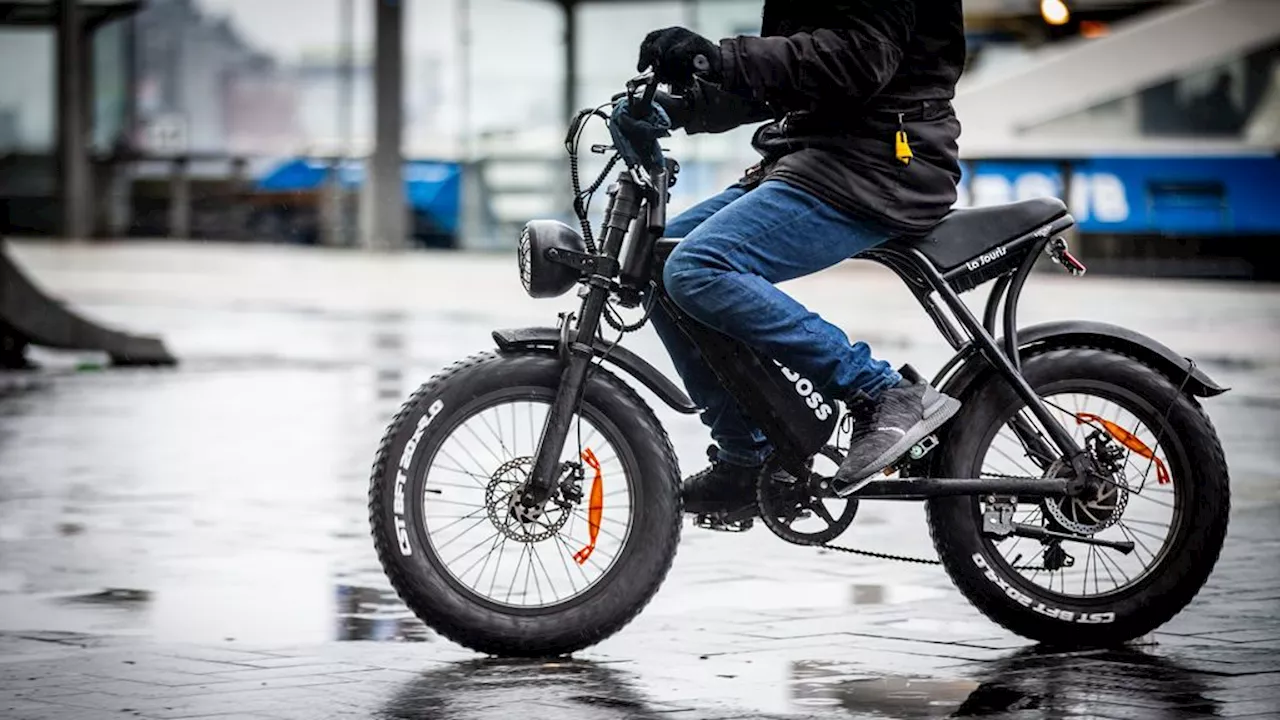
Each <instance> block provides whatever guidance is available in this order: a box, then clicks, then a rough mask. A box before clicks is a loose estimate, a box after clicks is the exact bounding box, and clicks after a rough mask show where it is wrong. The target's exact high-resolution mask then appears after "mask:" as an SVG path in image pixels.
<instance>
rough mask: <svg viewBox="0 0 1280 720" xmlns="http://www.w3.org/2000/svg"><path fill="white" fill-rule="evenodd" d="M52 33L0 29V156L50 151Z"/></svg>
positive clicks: (53, 75)
mask: <svg viewBox="0 0 1280 720" xmlns="http://www.w3.org/2000/svg"><path fill="white" fill-rule="evenodd" d="M54 59H55V56H54V33H53V31H52V30H50V29H48V28H0V68H22V72H14V71H12V70H5V71H3V72H0V153H8V152H16V153H24V154H27V153H31V154H45V153H51V152H53V147H54V144H55V140H56V137H57V123H56V122H55V117H54V113H55V107H56V103H57V97H58V85H57V73H55V72H54Z"/></svg>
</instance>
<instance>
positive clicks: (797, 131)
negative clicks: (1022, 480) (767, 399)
mask: <svg viewBox="0 0 1280 720" xmlns="http://www.w3.org/2000/svg"><path fill="white" fill-rule="evenodd" d="M964 62H965V40H964V20H963V11H962V9H961V0H850V1H846V2H836V1H834V0H829V1H824V2H817V1H816V0H803V1H802V0H785V1H784V0H766V1H765V3H764V14H763V22H762V33H761V37H734V38H726V39H724V40H721V41H720V42H719V44H716V43H713V42H711V41H710V40H708V39H706V38H704V37H702V36H700V35H698V34H697V33H694V32H692V31H690V30H688V29H685V28H682V27H670V28H666V29H663V30H655V31H654V32H651V33H649V35H648V36H647V37H646V38H645V39H644V42H643V43H642V44H641V45H640V58H639V63H638V67H637V69H638V70H640V71H643V70H645V69H646V68H649V67H652V68H654V71H655V75H656V77H657V79H658V80H659V81H661V82H665V83H668V84H670V85H671V86H672V87H673V88H676V89H677V90H678V91H680V92H681V93H682V94H683V98H676V97H671V96H665V95H659V97H658V102H659V104H660V105H661V106H662V107H663V108H664V109H666V110H667V111H668V115H670V116H671V120H672V123H673V125H674V126H677V127H680V126H683V127H684V128H685V130H686V131H687V132H689V133H698V132H707V133H715V132H724V131H726V130H730V129H732V128H734V127H738V126H740V125H745V124H748V123H755V122H760V121H763V120H770V119H771V120H772V121H771V122H769V123H767V124H765V125H763V126H761V127H760V128H759V129H758V130H757V131H756V133H755V137H754V139H753V141H752V144H753V145H754V146H755V149H756V150H757V151H758V152H759V153H760V154H761V156H762V157H763V160H762V161H761V162H760V163H759V164H757V165H756V166H754V167H752V168H751V169H749V170H748V171H747V172H746V175H745V177H743V178H742V180H740V181H739V182H738V183H736V184H735V185H733V186H731V187H730V188H728V189H727V190H725V191H723V192H721V193H720V194H719V195H716V196H714V197H711V198H710V199H707V200H705V201H703V202H702V203H700V204H698V205H696V206H694V207H693V208H691V209H689V210H688V211H686V212H684V213H682V214H681V215H680V216H679V217H676V218H675V219H673V220H671V221H670V223H669V224H668V225H667V234H668V235H670V236H672V237H683V238H684V240H683V241H682V242H681V243H680V244H679V245H678V246H677V247H676V249H675V251H674V252H673V253H672V254H671V257H670V259H669V260H668V262H667V264H666V269H665V271H664V273H663V283H664V285H665V286H666V289H667V292H668V293H669V294H670V296H671V298H672V299H673V300H674V301H675V303H676V305H677V306H678V307H679V308H680V309H681V310H683V311H684V312H686V313H688V315H689V316H691V317H692V318H694V319H695V320H697V321H699V322H701V323H703V324H705V325H708V326H711V327H713V328H715V329H717V330H719V331H721V332H723V333H725V334H727V335H730V336H732V337H735V338H737V339H739V340H741V341H743V342H746V343H747V344H749V345H751V346H752V347H755V348H758V349H760V350H761V351H762V352H764V353H766V354H767V355H769V356H771V357H773V358H775V359H777V360H778V361H779V362H780V363H782V364H783V365H785V366H786V367H788V368H790V369H791V370H793V371H795V372H799V373H800V374H801V375H803V376H804V377H806V378H808V379H809V380H810V381H811V382H812V383H814V385H815V386H816V387H818V388H821V389H822V390H823V391H824V395H825V396H826V397H833V398H839V399H842V400H844V401H845V403H846V405H847V406H848V407H849V410H850V412H851V414H852V416H853V418H854V421H855V422H854V430H853V438H852V445H851V447H850V449H849V453H848V456H847V457H846V458H845V460H844V462H843V463H842V464H841V466H840V470H839V472H838V473H837V475H836V477H837V481H838V482H841V483H844V486H845V487H849V486H851V485H853V484H855V483H858V482H859V481H861V480H864V479H866V478H868V477H870V476H872V475H874V474H876V473H877V472H879V471H880V470H882V469H883V468H885V467H887V466H888V465H890V464H892V463H893V461H895V460H897V459H898V458H899V457H900V456H901V455H903V454H904V453H905V452H906V451H907V450H909V449H910V448H911V446H913V445H915V444H916V443H917V442H919V441H920V440H921V439H923V438H924V437H925V436H927V435H928V434H929V433H931V432H933V430H935V429H936V428H937V427H938V426H940V425H941V424H942V423H944V422H945V421H946V420H947V419H949V418H950V417H951V416H952V415H954V414H955V413H956V411H957V410H959V408H960V403H959V401H957V400H955V399H953V398H951V397H948V396H946V395H944V394H942V393H940V392H938V391H937V390H935V389H933V388H932V387H930V386H929V385H928V384H927V383H918V384H913V383H911V382H910V381H908V380H905V379H904V378H903V377H902V375H901V374H899V372H897V371H895V370H894V369H893V367H892V366H891V365H889V363H887V362H885V361H883V360H876V359H874V358H873V357H872V356H871V350H870V348H868V347H867V345H866V344H865V343H862V342H858V343H854V344H850V343H849V339H848V337H847V336H846V335H845V333H844V332H843V331H841V330H840V329H839V328H837V327H836V326H834V325H832V324H831V323H829V322H826V321H825V320H823V319H822V318H820V317H818V315H816V314H814V313H813V312H811V311H809V310H808V309H806V308H805V307H804V306H802V305H801V304H800V303H799V302H797V301H796V300H795V299H793V298H791V297H789V296H788V295H787V294H785V293H783V292H782V291H781V290H779V289H778V288H776V287H774V283H778V282H782V281H785V280H790V279H793V278H797V277H801V276H804V275H809V274H811V273H815V272H817V271H819V270H822V269H824V268H827V267H830V266H832V265H835V264H836V263H838V262H840V261H842V260H844V259H846V258H849V257H852V256H854V255H857V254H859V253H861V252H863V251H865V250H867V249H869V248H873V247H875V246H877V245H880V244H881V243H884V242H886V241H888V240H890V239H892V238H895V237H899V236H911V235H922V234H924V233H926V232H927V231H928V230H929V229H930V228H932V227H933V226H934V225H935V224H936V223H937V222H938V221H939V220H940V219H941V218H942V216H943V215H945V214H946V213H947V211H948V210H949V209H950V207H951V206H952V205H953V204H954V203H955V200H956V183H957V181H958V180H959V178H960V168H959V164H958V162H957V149H956V139H957V137H958V136H959V134H960V123H959V122H958V121H957V120H956V117H955V114H954V112H953V111H952V108H951V103H950V100H951V98H952V97H954V95H955V85H956V81H957V79H958V78H959V77H960V73H961V70H962V69H963V66H964ZM867 311H868V312H869V313H873V312H875V309H874V308H867ZM653 321H654V326H655V328H656V329H657V331H658V334H659V336H660V337H661V338H662V341H663V343H664V344H665V345H666V347H667V350H668V352H669V353H670V354H671V358H672V362H673V364H674V365H675V367H676V370H677V372H679V373H680V376H681V378H682V379H683V380H684V382H685V385H686V387H687V388H688V390H689V394H690V396H691V397H692V398H693V400H694V402H696V403H697V404H698V405H699V407H702V408H704V411H703V413H702V421H703V422H704V423H705V424H706V425H708V426H709V427H710V428H711V435H712V437H713V438H714V439H715V441H716V443H717V445H718V448H714V447H713V448H712V452H711V453H710V454H711V455H712V464H711V466H710V467H709V468H707V469H705V470H703V471H702V472H699V473H697V474H696V475H693V476H692V477H690V478H687V479H686V480H685V484H684V502H685V509H686V510H687V511H689V512H694V513H706V512H717V511H727V510H734V509H737V508H740V507H745V506H747V505H750V504H751V503H753V502H754V487H755V481H756V478H757V476H758V474H759V472H760V469H761V466H762V465H763V463H764V461H765V459H766V458H767V456H768V455H769V453H770V447H769V444H768V441H767V439H766V438H765V436H764V433H762V432H761V431H760V430H759V429H758V428H757V427H755V426H754V425H753V424H752V423H751V422H750V421H749V420H748V419H747V417H746V416H745V415H744V413H743V411H742V410H741V408H739V407H738V405H737V403H736V402H735V401H734V400H733V398H732V397H731V396H730V395H729V393H728V392H727V391H725V390H724V389H723V388H722V387H721V386H720V384H719V382H718V381H717V380H716V378H715V375H714V374H713V373H712V371H711V369H710V368H709V367H708V366H707V364H706V363H705V362H703V360H702V359H701V358H700V357H699V355H698V351H697V350H696V349H695V348H694V347H693V346H692V345H691V344H690V342H689V341H688V340H687V339H686V338H685V337H684V336H683V335H682V334H681V333H680V331H679V330H678V329H677V328H676V327H675V326H674V325H673V323H672V320H671V318H670V317H668V316H666V315H665V314H663V313H662V312H661V311H660V310H657V309H655V311H654V316H653Z"/></svg>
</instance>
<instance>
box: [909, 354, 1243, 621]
mask: <svg viewBox="0 0 1280 720" xmlns="http://www.w3.org/2000/svg"><path fill="white" fill-rule="evenodd" d="M1022 369H1023V375H1024V376H1025V377H1026V379H1027V382H1028V383H1029V384H1030V385H1031V387H1032V388H1034V389H1035V391H1036V393H1037V394H1038V395H1040V396H1041V397H1042V398H1044V399H1045V402H1046V404H1047V405H1048V407H1049V409H1050V412H1051V413H1053V414H1054V415H1055V416H1056V418H1057V419H1058V421H1059V422H1060V423H1061V424H1062V425H1063V427H1065V428H1069V429H1070V430H1071V431H1072V432H1074V434H1075V438H1076V441H1077V443H1078V444H1079V445H1080V446H1081V447H1082V448H1086V449H1088V450H1090V452H1091V455H1092V456H1093V457H1094V458H1095V463H1097V464H1098V465H1099V469H1100V470H1101V471H1102V472H1103V475H1104V478H1105V482H1102V483H1099V484H1098V485H1097V487H1096V488H1094V489H1093V490H1092V491H1090V492H1087V493H1085V494H1084V495H1081V496H1078V497H1075V498H1065V497H1062V498H1045V499H1043V500H1032V499H1029V498H1013V499H1010V498H989V497H958V498H939V499H935V500H931V501H930V502H929V503H928V505H927V512H928V520H929V529H930V532H931V534H932V536H933V542H934V546H935V548H936V549H937V551H938V555H939V557H940V558H941V560H942V562H943V565H944V566H945V567H946V569H947V572H948V574H950V576H951V579H952V580H953V581H954V582H955V584H956V586H957V587H958V588H959V589H960V591H961V592H962V593H964V595H965V597H967V598H968V599H969V601H970V602H972V603H973V604H974V605H975V606H976V607H977V608H978V609H979V610H981V611H982V612H983V613H985V614H986V615H987V616H988V617H990V618H991V619H992V620H994V621H996V622H997V623H999V624H1001V625H1003V626H1004V627H1006V628H1008V629H1009V630H1012V631H1013V632H1015V633H1017V634H1019V635H1022V636H1024V637H1027V638H1030V639H1033V640H1037V641H1040V642H1044V643H1049V644H1054V645H1070V646H1106V645H1115V644H1119V643H1122V642H1125V641H1128V640H1131V639H1133V638H1136V637H1139V636H1141V635H1143V634H1145V633H1148V632H1150V631H1151V630H1153V629H1155V628H1157V627H1159V626H1160V625H1162V624H1164V623H1165V622H1167V621H1168V620H1169V619H1170V618H1172V617H1173V616H1174V615H1176V614H1177V613H1178V612H1179V611H1180V610H1181V609H1182V608H1183V607H1185V606H1186V604H1187V603H1189V602H1190V601H1191V599H1192V598H1194V597H1195V595H1196V593H1197V592H1199V590H1200V588H1201V586H1203V585H1204V583H1205V581H1206V580H1207V579H1208V577H1209V573H1210V572H1211V571H1212V569H1213V566H1214V563H1215V562H1216V561H1217V558H1218V553H1219V551H1220V550H1221V549H1222V543H1223V540H1224V538H1225V536H1226V531H1227V514H1228V510H1229V508H1230V487H1229V480H1228V475H1227V465H1226V460H1225V458H1224V457H1223V453H1222V447H1221V445H1220V444H1219V441H1218V437H1217V434H1216V432H1215V431H1214V428H1213V425H1212V423H1210V421H1209V419H1208V417H1206V416H1205V414H1204V412H1203V411H1202V410H1201V409H1200V407H1199V406H1198V405H1197V404H1196V402H1195V400H1193V399H1192V398H1190V397H1188V396H1186V395H1184V394H1182V393H1181V392H1179V389H1178V388H1177V386H1176V385H1175V384H1174V383H1172V382H1170V380H1169V379H1168V378H1167V377H1165V376H1164V375H1162V374H1160V373H1159V372H1157V371H1155V370H1153V369H1152V368H1150V367H1148V366H1146V365H1144V364H1142V363H1141V362H1139V361H1137V360H1135V359H1133V358H1130V357H1127V356H1125V355H1120V354H1117V353H1113V352H1108V351H1103V350H1095V349H1088V348H1069V349H1064V350H1055V351H1050V352H1045V353H1043V354H1040V355H1036V356H1034V357H1031V358H1028V359H1026V360H1025V361H1024V362H1023V365H1022ZM1025 410H1026V408H1025V404H1024V403H1023V402H1022V401H1021V399H1019V398H1018V397H1017V395H1016V394H1015V393H1014V392H1013V391H1012V389H1011V388H1009V387H1008V384H1007V383H1006V382H1004V381H1003V379H1001V378H992V379H991V380H990V381H989V382H988V383H987V384H986V385H985V386H983V387H982V388H980V389H979V390H978V391H977V392H975V393H973V394H972V395H971V396H970V398H969V399H968V400H967V401H966V403H965V408H964V410H963V411H962V412H961V415H960V416H958V417H957V418H956V419H955V420H953V421H952V428H953V430H952V431H951V434H950V436H949V437H948V438H947V440H946V442H945V446H944V451H943V453H942V454H941V456H940V459H939V461H938V467H937V468H936V470H937V472H938V475H939V476H940V477H980V476H992V475H1015V476H1020V477H1026V476H1054V477H1057V476H1062V475H1066V474H1068V473H1069V470H1064V469H1063V468H1062V467H1061V466H1060V465H1053V464H1050V465H1048V466H1047V467H1046V466H1045V465H1046V462H1045V461H1044V460H1040V461H1038V462H1037V461H1036V460H1034V459H1033V458H1032V456H1031V454H1030V453H1028V451H1027V449H1026V448H1025V447H1024V446H1023V444H1022V442H1021V441H1020V439H1019V437H1018V436H1017V435H1016V434H1015V433H1014V431H1013V430H1012V428H1011V426H1010V425H1009V422H1010V420H1011V419H1013V418H1014V416H1015V415H1016V414H1017V413H1020V412H1021V413H1022V414H1023V416H1024V417H1030V413H1029V412H1026V411H1025ZM1125 433H1128V434H1129V435H1128V436H1126V435H1125ZM1126 437H1127V440H1128V441H1127V442H1122V439H1125V438H1126ZM1144 449H1145V451H1144ZM993 500H994V501H995V502H994V503H993V502H992V501H993ZM997 506H1002V507H1003V508H1004V509H1005V510H1006V511H1007V510H1008V509H1010V507H1012V509H1013V516H1012V519H1013V521H1014V522H1016V523H1022V524H1026V525H1033V526H1040V527H1044V528H1046V529H1048V530H1051V531H1054V532H1058V533H1068V534H1071V535H1077V536H1081V535H1083V536H1089V537H1094V538H1098V539H1103V540H1114V541H1118V542H1123V543H1132V545H1133V550H1132V552H1129V553H1127V554H1126V553H1124V552H1121V551H1120V550H1117V549H1113V548H1110V547H1102V546H1098V545H1087V544H1083V543H1079V542H1076V541H1073V540H1067V541H1061V542H1055V541H1050V542H1047V543H1046V542H1041V541H1040V540H1032V539H1029V538H1020V537H1016V536H1007V537H1003V538H1002V537H996V536H993V535H991V534H984V532H983V513H984V511H987V510H990V509H992V508H993V507H997Z"/></svg>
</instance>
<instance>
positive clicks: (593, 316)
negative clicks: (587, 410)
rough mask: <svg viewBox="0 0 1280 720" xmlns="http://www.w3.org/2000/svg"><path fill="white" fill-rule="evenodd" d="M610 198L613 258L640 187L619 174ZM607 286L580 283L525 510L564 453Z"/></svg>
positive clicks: (606, 244)
mask: <svg viewBox="0 0 1280 720" xmlns="http://www.w3.org/2000/svg"><path fill="white" fill-rule="evenodd" d="M611 195H612V198H611V199H610V202H609V207H608V210H607V211H606V213H605V221H604V233H603V237H602V238H601V240H602V243H601V251H602V253H603V254H604V255H606V256H608V257H611V258H617V256H618V251H619V250H620V249H621V247H622V241H623V238H624V237H625V235H626V232H627V228H628V227H630V225H631V222H632V221H633V220H634V219H635V217H636V215H637V214H638V212H639V206H640V186H639V185H637V184H636V183H635V181H633V180H632V179H631V178H630V176H629V175H627V174H626V173H622V174H621V175H619V177H618V184H617V186H616V187H615V189H614V190H613V192H611ZM611 285H612V279H611V278H608V277H605V276H603V275H599V274H596V275H592V276H591V277H589V278H587V280H586V287H587V293H586V296H585V297H584V298H583V301H582V309H581V311H580V312H579V314H578V326H577V328H576V330H575V331H571V332H570V337H571V340H570V343H569V347H568V353H567V355H568V358H569V360H568V362H567V363H566V364H565V367H564V370H563V371H562V372H561V374H560V387H559V389H558V390H557V391H556V398H555V401H554V402H553V403H552V405H551V410H550V411H549V412H548V413H547V419H546V422H544V423H543V426H542V435H541V437H539V438H538V451H537V455H536V459H535V460H534V464H533V471H532V472H531V473H530V476H529V480H528V482H527V483H526V484H525V487H524V494H523V495H522V496H521V497H520V503H521V504H522V505H524V506H525V507H527V508H533V507H540V506H541V505H542V504H543V503H544V502H546V501H547V498H548V497H550V496H551V492H552V491H553V489H554V488H555V484H556V478H557V476H558V475H559V466H560V454H561V453H562V452H564V443H565V438H566V437H568V435H569V430H570V426H571V424H572V422H573V416H574V415H575V414H576V413H577V411H578V406H579V405H580V404H581V403H582V394H583V391H584V389H585V388H586V379H587V372H588V371H589V370H590V369H591V360H592V357H593V355H592V351H591V345H592V342H593V341H594V340H595V336H596V331H597V329H598V328H599V327H600V315H601V313H603V312H604V306H605V303H606V302H607V301H608V300H609V292H610V290H611Z"/></svg>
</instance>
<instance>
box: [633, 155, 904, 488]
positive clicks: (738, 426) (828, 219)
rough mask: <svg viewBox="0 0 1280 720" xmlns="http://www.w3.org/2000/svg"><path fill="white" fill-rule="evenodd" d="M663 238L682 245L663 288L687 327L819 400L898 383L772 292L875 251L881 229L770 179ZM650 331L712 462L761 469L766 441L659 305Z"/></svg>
mask: <svg viewBox="0 0 1280 720" xmlns="http://www.w3.org/2000/svg"><path fill="white" fill-rule="evenodd" d="M666 234H667V236H669V237H683V238H684V240H683V241H682V242H681V243H680V244H679V245H677V246H676V249H675V251H674V252H672V253H671V257H670V258H669V259H668V260H667V265H666V268H665V269H664V270H663V275H662V279H663V283H664V284H665V285H666V289H667V293H668V294H669V295H670V296H671V299H672V300H673V301H675V304H676V306H678V307H679V308H680V309H681V310H683V311H684V312H686V313H688V314H689V316H690V317H692V318H693V319H695V320H697V321H698V322H700V323H702V324H704V325H708V326H710V327H712V328H714V329H716V330H719V331H720V332H723V333H725V334H726V335H729V336H730V337H734V338H737V339H738V340H741V341H743V342H745V343H746V344H747V345H750V346H751V347H753V348H755V349H757V350H759V351H761V352H763V353H764V354H766V355H768V356H770V357H772V358H774V359H776V360H778V362H780V363H782V364H783V365H785V366H787V367H789V368H791V369H792V370H795V371H796V372H799V373H800V374H802V375H804V376H805V377H808V378H809V379H810V380H812V381H813V382H814V383H815V384H816V385H817V386H818V387H819V388H820V389H821V390H822V394H823V395H825V396H826V397H837V398H838V397H844V396H847V395H849V394H851V393H854V392H856V391H859V390H861V391H862V392H865V393H866V394H868V395H870V396H871V397H875V396H876V395H878V394H879V393H880V391H882V390H884V389H885V388H888V387H892V386H893V385H896V384H897V383H898V382H899V381H900V380H901V377H900V376H899V375H898V373H897V372H896V371H895V370H894V369H893V367H892V366H890V365H889V364H888V363H886V362H884V361H881V360H875V359H873V358H872V357H871V349H870V348H869V347H867V345H866V344H865V343H861V342H859V343H855V344H852V345H851V344H850V343H849V338H848V337H847V336H846V335H845V334H844V331H842V330H841V329H840V328H838V327H836V326H835V325H832V324H831V323H829V322H827V321H825V320H823V319H822V318H820V317H818V316H817V315H816V314H814V313H813V312H811V311H809V310H808V309H806V308H805V307H804V306H803V305H801V304H800V303H799V302H796V300H794V299H793V298H791V297H790V296H788V295H787V294H786V293H784V292H782V291H781V290H779V289H778V288H776V287H774V283H779V282H783V281H786V280H791V279H793V278H798V277H802V276H804V275H809V274H811V273H815V272H818V271H819V270H822V269H824V268H828V267H831V266H832V265H835V264H836V263H838V262H840V261H841V260H844V259H846V258H849V257H852V256H854V255H857V254H858V253H860V252H862V251H864V250H867V249H868V248H873V247H875V246H877V245H879V244H881V243H883V242H885V241H886V240H888V239H889V238H890V237H892V233H890V232H889V231H888V230H886V229H884V228H881V227H879V226H877V225H876V224H874V223H872V222H869V221H866V220H861V219H858V218H855V217H852V216H850V215H846V214H844V213H842V212H840V211H838V210H836V209H835V208H833V207H831V206H829V205H827V204H826V203H824V202H822V201H821V200H819V199H818V198H816V197H814V196H812V195H810V194H809V193H806V192H804V191H802V190H800V189H798V188H796V187H793V186H791V185H787V184H786V183H783V182H780V181H776V180H773V181H768V182H765V183H762V184H761V185H759V186H758V187H756V188H755V189H754V190H751V191H746V190H744V189H742V188H740V187H732V188H729V189H728V190H725V191H724V192H722V193H720V194H719V195H716V196H714V197H711V198H709V199H707V200H705V201H703V202H701V203H699V204H698V205H696V206H694V207H692V208H690V209H689V210H687V211H685V212H683V213H681V214H680V215H679V216H678V217H676V218H675V219H673V220H671V221H670V222H669V223H668V224H667V233H666ZM653 326H654V328H655V329H656V330H657V332H658V336H659V337H660V338H661V339H662V342H663V344H664V345H666V347H667V352H669V353H670V354H671V361H672V363H673V364H674V365H675V368H676V372H678V373H679V374H680V377H681V378H682V379H683V380H684V384H685V387H686V388H687V389H688V391H689V396H690V397H691V398H692V399H693V401H694V402H695V403H697V404H698V406H699V407H701V408H704V409H703V411H702V422H703V423H704V424H706V425H707V426H708V427H709V428H711V437H712V438H714V439H715V441H716V444H717V445H718V446H719V449H720V450H719V457H720V458H721V459H722V460H725V461H728V462H731V463H734V464H738V465H757V464H759V463H761V462H763V461H764V459H765V458H766V457H767V456H768V455H769V452H770V450H771V448H770V446H769V442H768V439H767V438H766V437H765V435H764V433H763V432H761V430H760V429H759V428H757V427H756V426H755V425H754V424H753V423H752V422H751V421H750V420H749V419H748V418H747V417H746V415H745V414H744V413H743V411H742V409H741V408H740V407H738V403H737V402H736V401H735V400H734V399H733V398H732V397H731V396H730V395H729V393H728V392H727V391H726V390H725V389H724V388H722V387H721V386H720V383H719V381H718V380H717V379H716V376H715V374H714V373H712V372H711V368H709V367H708V366H707V364H706V363H705V362H704V361H703V359H702V357H701V356H700V354H699V353H698V350H697V348H695V347H694V346H693V344H692V343H690V342H689V340H688V339H687V338H685V337H684V335H683V334H681V332H680V330H679V329H678V328H676V327H675V325H674V323H673V321H672V319H671V317H670V316H669V315H668V314H667V313H666V312H664V311H662V309H661V307H659V306H655V307H654V310H653Z"/></svg>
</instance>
